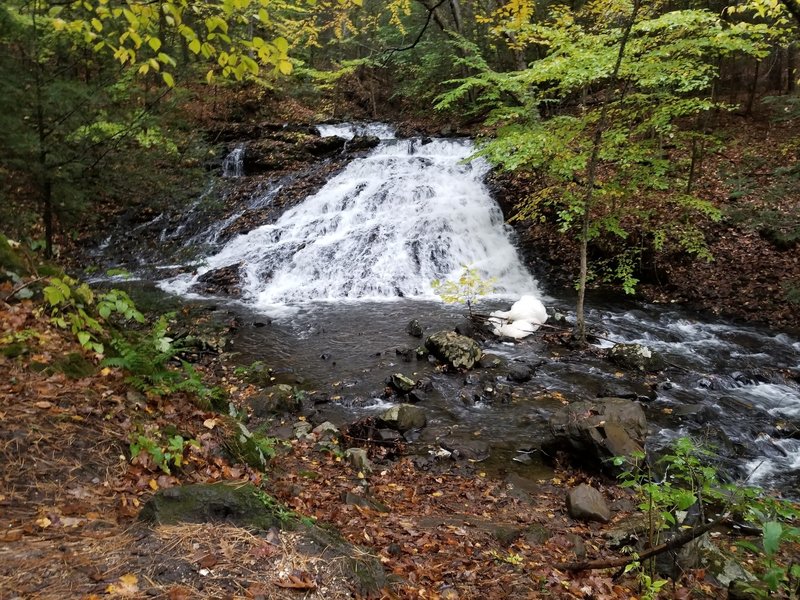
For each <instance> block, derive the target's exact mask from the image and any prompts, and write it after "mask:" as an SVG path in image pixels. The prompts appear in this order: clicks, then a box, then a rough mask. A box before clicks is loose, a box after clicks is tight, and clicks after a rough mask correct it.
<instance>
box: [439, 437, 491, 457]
mask: <svg viewBox="0 0 800 600" xmlns="http://www.w3.org/2000/svg"><path fill="white" fill-rule="evenodd" d="M439 445H440V446H441V447H442V448H444V449H445V450H447V451H448V452H449V453H450V458H452V459H453V460H470V461H476V462H480V461H483V460H486V459H487V458H489V456H490V454H491V451H492V446H491V444H489V442H485V441H483V440H459V439H449V438H445V439H441V440H439Z"/></svg>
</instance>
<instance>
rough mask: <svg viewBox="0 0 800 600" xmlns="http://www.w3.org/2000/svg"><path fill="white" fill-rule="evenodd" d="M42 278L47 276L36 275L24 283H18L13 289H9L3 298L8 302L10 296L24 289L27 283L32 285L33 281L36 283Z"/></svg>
mask: <svg viewBox="0 0 800 600" xmlns="http://www.w3.org/2000/svg"><path fill="white" fill-rule="evenodd" d="M42 279H47V277H45V276H42V277H37V278H36V279H31V280H30V281H26V282H25V283H23V284H20V285H18V286H17V287H15V288H14V289H13V290H11V292H10V293H9V294H8V296H6V297H5V298H4V299H3V300H4V301H5V302H6V303H8V301H9V300H11V298H13V297H14V296H16V295H17V294H18V293H19V292H21V291H22V290H24V289H25V288H26V287H28V286H29V285H33V284H34V283H37V282H39V281H41V280H42Z"/></svg>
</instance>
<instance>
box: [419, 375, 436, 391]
mask: <svg viewBox="0 0 800 600" xmlns="http://www.w3.org/2000/svg"><path fill="white" fill-rule="evenodd" d="M417 388H419V389H420V390H422V391H423V392H432V391H433V382H432V381H431V380H430V379H427V378H425V379H420V380H419V381H417Z"/></svg>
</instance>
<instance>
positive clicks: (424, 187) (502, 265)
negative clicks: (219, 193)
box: [165, 125, 538, 307]
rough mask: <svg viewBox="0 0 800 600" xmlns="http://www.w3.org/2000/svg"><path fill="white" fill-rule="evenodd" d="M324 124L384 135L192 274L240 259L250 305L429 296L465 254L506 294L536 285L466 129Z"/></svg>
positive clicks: (326, 129)
mask: <svg viewBox="0 0 800 600" xmlns="http://www.w3.org/2000/svg"><path fill="white" fill-rule="evenodd" d="M320 129H321V132H322V133H324V134H325V135H342V137H352V135H356V134H361V133H365V134H369V135H375V133H376V132H377V133H379V134H380V136H379V137H382V138H384V141H382V142H381V144H380V145H379V146H378V147H376V148H375V149H374V150H373V151H372V152H371V153H370V154H368V155H367V156H366V157H364V158H360V159H356V160H354V161H353V162H351V163H350V164H349V165H348V166H347V167H346V168H345V169H344V170H343V171H341V172H340V173H339V174H338V175H336V176H335V177H333V178H332V179H331V180H330V181H328V183H327V184H326V185H325V186H324V187H323V188H322V189H320V190H319V191H318V192H317V193H316V194H314V195H312V196H310V197H309V198H307V199H306V200H305V201H303V202H302V203H300V204H298V205H296V206H294V207H293V208H291V209H289V210H287V211H286V212H284V213H283V215H282V216H281V217H280V218H279V219H278V220H277V221H276V222H275V223H272V224H269V225H264V226H262V227H259V228H257V229H254V230H252V231H250V232H249V233H247V234H244V235H239V236H237V237H235V238H233V239H232V240H230V241H229V242H228V243H227V244H226V245H225V246H224V247H223V248H222V249H221V250H220V251H219V252H218V253H217V254H215V255H213V256H210V257H208V258H207V260H206V262H205V265H204V267H203V268H201V269H200V270H199V271H198V273H196V274H195V276H194V277H189V276H185V277H184V279H182V280H175V281H172V282H171V283H169V284H167V285H166V286H165V288H166V289H171V290H172V291H176V292H185V291H189V290H190V288H191V286H192V285H193V283H194V282H195V281H196V278H197V277H199V276H200V275H202V274H203V273H204V272H206V271H209V270H213V269H218V268H221V267H225V266H229V265H233V264H237V263H242V264H243V275H244V278H243V291H244V299H245V301H247V302H248V303H251V304H253V305H255V306H257V307H267V306H274V305H276V304H295V303H301V302H305V301H311V300H361V299H370V300H387V299H393V298H399V297H407V298H434V297H435V294H434V293H433V290H432V288H431V281H432V280H434V279H447V278H448V277H457V276H458V275H459V274H460V273H461V270H462V267H463V266H464V265H469V266H471V267H475V268H477V269H478V270H479V272H480V273H481V275H482V276H483V277H485V278H494V279H495V286H496V293H497V294H498V295H503V296H520V295H522V294H537V293H538V291H537V285H536V282H535V281H534V280H533V278H532V277H531V275H530V273H528V271H527V270H526V269H525V267H524V266H523V265H522V263H521V262H520V260H519V257H518V255H517V252H516V249H515V247H514V245H513V243H512V232H511V229H510V228H509V227H508V225H506V224H505V222H504V219H503V215H502V213H501V211H500V208H499V207H498V206H497V204H496V203H495V202H494V201H493V200H492V198H491V196H490V194H489V191H488V189H487V187H486V186H485V184H484V183H483V179H484V177H485V175H486V173H487V172H488V169H489V167H488V165H487V164H486V163H485V162H484V161H483V160H473V161H470V162H468V161H466V160H465V159H467V158H468V157H469V156H470V154H471V153H472V152H473V151H474V148H473V145H472V143H471V142H469V141H467V140H441V139H435V140H432V141H428V140H426V142H427V143H425V142H423V140H420V139H410V140H394V139H387V138H391V136H392V133H391V130H390V129H388V128H385V127H384V128H383V129H376V127H375V126H369V125H366V126H347V127H338V128H337V127H335V126H323V127H320Z"/></svg>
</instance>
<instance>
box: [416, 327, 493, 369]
mask: <svg viewBox="0 0 800 600" xmlns="http://www.w3.org/2000/svg"><path fill="white" fill-rule="evenodd" d="M425 347H426V348H427V349H428V350H430V352H431V354H433V355H434V356H435V357H436V358H438V359H439V360H441V361H442V362H445V363H447V364H448V365H450V366H451V367H454V368H456V369H458V368H464V369H471V368H472V367H473V366H474V365H475V363H476V362H478V361H479V360H480V359H481V356H482V354H483V353H482V352H481V348H480V346H478V343H477V342H476V341H475V340H473V339H471V338H468V337H466V336H463V335H459V334H458V333H455V332H453V331H439V332H437V333H434V334H433V335H432V336H430V337H429V338H428V339H427V340H426V341H425Z"/></svg>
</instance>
